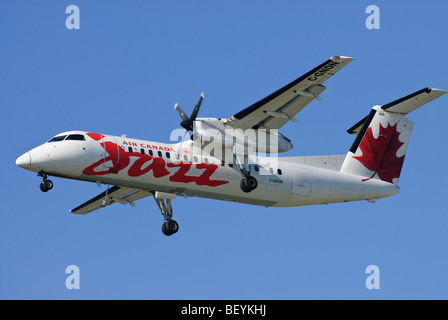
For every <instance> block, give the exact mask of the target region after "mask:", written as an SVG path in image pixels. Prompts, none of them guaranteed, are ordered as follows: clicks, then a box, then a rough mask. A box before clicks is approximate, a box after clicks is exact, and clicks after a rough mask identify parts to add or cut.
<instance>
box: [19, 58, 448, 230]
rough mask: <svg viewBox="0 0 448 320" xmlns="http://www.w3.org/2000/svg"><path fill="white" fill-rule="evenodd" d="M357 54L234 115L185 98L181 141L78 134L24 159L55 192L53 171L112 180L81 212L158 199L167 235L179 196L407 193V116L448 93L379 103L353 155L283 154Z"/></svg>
mask: <svg viewBox="0 0 448 320" xmlns="http://www.w3.org/2000/svg"><path fill="white" fill-rule="evenodd" d="M352 60H353V58H351V57H344V56H334V57H331V58H330V59H328V60H326V61H325V62H323V63H322V64H320V65H319V66H317V67H316V68H314V69H312V70H310V71H309V72H307V73H306V74H304V75H303V76H301V77H299V78H297V79H296V80H294V81H292V82H291V83H289V84H287V85H286V86H284V87H282V88H280V89H279V90H277V91H275V92H274V93H272V94H270V95H268V96H267V97H265V98H263V99H261V100H260V101H258V102H256V103H254V104H252V105H251V106H249V107H247V108H246V109H244V110H242V111H240V112H238V113H236V114H234V115H233V116H231V117H228V118H198V117H197V116H198V112H199V109H200V106H201V104H202V101H203V99H204V94H203V93H201V95H200V97H199V100H198V102H197V104H196V106H195V107H194V109H193V111H192V113H191V115H190V116H187V114H186V113H185V112H184V111H183V110H182V108H181V107H180V106H179V105H178V104H175V106H174V109H175V110H176V111H177V112H178V113H179V115H180V117H181V119H182V120H181V122H180V126H181V127H182V128H183V129H181V131H182V133H183V132H184V131H183V130H185V132H184V134H183V136H182V134H181V133H180V134H179V132H178V134H177V136H176V139H172V141H176V142H175V143H160V142H154V141H145V140H138V139H131V138H128V137H126V136H125V135H123V136H112V135H107V134H99V133H93V132H86V131H68V132H63V133H60V134H58V135H56V136H54V137H53V138H51V139H50V140H48V141H47V142H46V143H44V144H42V145H40V146H38V147H36V148H34V149H32V150H30V151H28V152H26V153H24V154H23V155H21V156H20V157H19V158H17V160H16V164H17V165H18V166H19V167H21V168H24V169H27V170H29V171H33V172H35V173H37V174H38V176H40V177H42V180H41V183H40V185H39V186H40V189H41V191H43V192H47V191H49V190H51V189H52V188H53V182H52V181H51V180H50V179H48V177H50V176H54V177H60V178H67V179H74V180H82V181H89V182H95V183H97V184H98V185H99V186H101V185H102V184H103V185H107V186H108V188H107V190H106V191H104V192H102V193H101V194H99V195H98V196H96V197H94V198H92V199H90V200H89V201H87V202H85V203H83V204H81V205H80V206H78V207H76V208H74V209H72V210H70V212H71V213H74V214H82V215H84V214H87V213H90V212H92V211H95V210H98V209H100V208H104V207H106V206H109V205H111V204H113V203H120V204H130V205H131V206H132V207H134V206H135V201H136V200H139V199H142V198H145V197H149V196H152V197H153V198H154V199H155V202H156V204H157V207H158V208H159V210H160V212H161V213H162V216H163V223H162V232H163V234H165V235H166V236H171V235H173V234H175V233H176V232H177V231H178V230H179V224H178V223H177V222H176V221H175V220H174V219H173V207H172V203H171V200H173V199H175V198H176V197H178V196H183V197H186V198H188V197H202V198H210V199H216V200H223V201H232V202H237V203H245V204H250V205H257V206H265V207H298V206H307V205H316V204H330V203H340V202H348V201H360V200H367V201H369V202H372V203H373V202H375V201H376V200H378V199H381V198H385V197H389V196H392V195H394V194H396V193H398V191H399V187H398V179H399V177H400V173H401V169H402V166H403V161H404V158H405V154H406V149H407V147H408V143H409V140H410V135H411V131H412V128H413V122H411V121H410V120H408V119H407V118H406V117H405V116H406V115H407V114H408V113H410V112H412V111H414V110H415V109H417V108H419V107H420V106H422V105H424V104H426V103H428V102H430V101H432V100H434V99H436V98H438V97H440V96H442V95H443V94H445V93H446V92H447V91H444V90H440V89H430V88H424V89H421V90H419V91H416V92H414V93H412V94H409V95H407V96H405V97H403V98H400V99H397V100H395V101H393V102H390V103H387V104H385V105H375V106H373V108H372V109H371V111H370V113H369V114H368V115H367V116H366V117H365V118H363V119H362V120H360V121H359V122H357V123H356V124H355V125H354V126H352V127H351V128H350V129H349V130H348V131H347V132H348V133H350V134H353V135H355V136H356V137H355V138H354V142H353V144H352V146H351V147H350V149H349V151H348V152H347V153H346V154H343V155H327V156H294V157H283V156H282V157H279V154H280V153H284V152H287V151H289V150H291V149H292V148H293V146H292V143H291V140H289V139H288V138H286V137H285V136H283V135H282V134H281V133H280V132H279V131H278V130H279V129H280V128H281V127H283V126H284V125H285V124H286V123H288V122H289V121H291V122H293V123H295V122H297V119H296V118H295V116H296V115H297V114H298V113H299V112H300V111H301V110H302V109H303V108H304V107H305V106H306V105H308V104H309V103H310V102H311V101H313V100H314V99H316V100H321V94H322V92H323V91H324V90H325V89H326V88H325V86H324V85H323V83H324V82H325V81H327V80H328V79H329V78H331V77H332V76H333V75H335V74H336V73H337V72H338V71H339V70H341V69H342V68H343V67H345V66H346V65H347V64H348V63H349V62H351V61H352ZM190 132H191V133H192V135H191V137H190V139H187V140H185V137H186V136H187V134H190ZM180 137H182V139H180ZM179 140H180V141H179Z"/></svg>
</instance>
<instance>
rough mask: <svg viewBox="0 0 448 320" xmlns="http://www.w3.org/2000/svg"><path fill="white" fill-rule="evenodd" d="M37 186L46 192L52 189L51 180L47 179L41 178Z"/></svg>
mask: <svg viewBox="0 0 448 320" xmlns="http://www.w3.org/2000/svg"><path fill="white" fill-rule="evenodd" d="M39 188H40V190H41V191H42V192H47V191H49V190H51V189H53V181H51V180H48V179H42V181H41V182H40V185H39Z"/></svg>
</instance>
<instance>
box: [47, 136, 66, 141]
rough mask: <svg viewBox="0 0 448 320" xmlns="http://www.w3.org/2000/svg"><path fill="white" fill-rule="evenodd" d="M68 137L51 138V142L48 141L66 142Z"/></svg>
mask: <svg viewBox="0 0 448 320" xmlns="http://www.w3.org/2000/svg"><path fill="white" fill-rule="evenodd" d="M66 137H67V135H65V136H56V137H54V138H51V139H50V140H48V142H59V141H62V140H64V139H65V138H66Z"/></svg>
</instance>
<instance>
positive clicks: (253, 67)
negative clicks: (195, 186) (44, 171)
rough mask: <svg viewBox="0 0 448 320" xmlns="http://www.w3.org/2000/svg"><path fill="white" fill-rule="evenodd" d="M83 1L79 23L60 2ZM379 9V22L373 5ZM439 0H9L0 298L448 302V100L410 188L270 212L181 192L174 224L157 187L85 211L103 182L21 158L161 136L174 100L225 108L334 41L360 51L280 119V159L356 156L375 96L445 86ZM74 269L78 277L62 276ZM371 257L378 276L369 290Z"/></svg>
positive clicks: (4, 10)
mask: <svg viewBox="0 0 448 320" xmlns="http://www.w3.org/2000/svg"><path fill="white" fill-rule="evenodd" d="M71 4H75V5H77V6H78V7H79V9H80V12H81V15H80V29H79V30H68V29H67V28H66V27H65V20H66V18H67V17H68V14H66V13H65V8H66V7H67V6H68V5H71ZM370 4H375V5H377V6H379V8H380V29H379V30H368V29H367V28H366V26H365V20H366V18H367V17H368V15H367V14H366V13H365V10H366V7H367V6H368V5H370ZM447 15H448V3H447V2H446V1H442V0H440V1H435V0H433V1H425V2H422V1H393V2H392V1H338V2H337V3H335V2H334V1H313V2H304V3H301V2H300V1H283V0H279V1H248V0H245V1H225V2H222V1H221V2H218V1H79V0H73V1H45V0H42V1H2V2H1V3H0V41H1V45H2V50H0V61H1V62H0V75H1V76H0V87H1V88H2V90H1V94H0V105H1V106H2V119H3V122H2V129H3V136H4V141H3V148H2V157H1V160H0V161H1V167H2V168H4V169H5V171H4V176H3V184H2V187H1V190H2V192H1V197H2V201H1V202H2V210H1V214H0V298H1V299H429V298H431V299H447V298H448V274H447V272H446V270H448V250H447V247H448V233H447V231H446V227H447V225H448V215H447V213H448V212H447V205H446V197H447V191H448V187H447V184H446V180H447V178H448V176H447V170H445V168H444V164H445V162H446V161H445V159H446V158H447V156H448V152H447V148H446V135H445V134H444V129H445V127H446V120H447V116H448V111H447V110H448V109H447V106H448V97H447V96H444V97H442V98H440V99H438V100H436V101H434V102H431V103H430V104H428V105H426V106H424V107H422V108H421V109H419V110H417V111H415V112H413V113H412V114H411V115H409V118H410V119H411V120H412V121H414V122H415V126H414V131H413V135H412V138H411V142H410V145H409V148H408V153H407V156H406V160H405V164H404V168H403V171H402V175H401V178H400V183H399V185H400V188H401V190H400V193H399V194H398V195H396V196H393V197H391V198H387V199H383V200H380V201H378V202H376V203H375V204H371V203H368V202H356V203H346V204H335V205H320V206H313V207H300V208H264V207H261V208H260V207H255V206H249V205H241V204H234V203H227V202H218V201H214V200H207V199H199V198H191V199H183V198H179V199H176V200H175V201H174V213H175V218H176V220H177V221H178V222H179V224H180V231H179V233H178V234H176V235H175V236H172V237H169V238H168V237H165V236H164V235H163V234H162V232H161V230H160V226H161V223H162V216H161V215H160V213H159V211H158V209H157V207H156V204H155V202H154V200H153V199H151V198H148V199H143V200H140V201H139V202H137V203H136V204H137V206H136V207H135V208H131V207H130V206H121V205H114V206H110V207H108V208H106V209H103V210H101V211H97V212H96V213H92V214H90V215H87V216H76V215H72V214H70V213H68V210H70V209H72V208H74V207H76V206H77V205H79V204H81V203H83V202H84V201H86V200H88V199H90V198H92V197H93V196H95V195H97V194H99V193H101V192H102V191H104V188H99V187H98V186H97V185H96V184H89V183H85V182H79V181H69V180H63V179H58V178H54V179H53V182H54V183H55V188H54V189H53V190H52V191H51V192H48V193H46V194H44V193H42V192H40V190H39V188H38V184H39V181H40V179H39V178H38V177H37V176H35V174H33V173H31V172H28V171H26V170H23V169H21V168H19V167H17V166H16V165H15V159H16V158H17V157H18V156H19V155H21V154H22V153H24V152H26V151H27V150H29V149H31V148H33V147H35V146H37V145H39V144H41V143H43V142H44V141H46V140H47V139H48V138H50V137H52V136H54V135H55V134H57V133H59V132H63V131H67V130H86V131H93V132H101V133H106V134H113V135H121V134H123V133H125V134H127V135H128V137H132V138H140V139H145V140H154V141H162V142H168V141H169V135H170V133H171V131H172V130H173V129H176V128H179V116H178V115H177V113H176V112H175V111H174V110H173V105H174V103H175V102H179V103H180V104H181V106H182V107H183V108H184V109H185V110H186V111H187V112H190V111H191V109H192V108H193V106H194V103H195V102H196V100H197V98H198V96H199V93H200V92H201V91H204V93H205V100H204V103H203V105H202V108H201V111H200V116H203V117H229V116H231V115H233V114H235V113H236V112H238V111H240V110H242V109H244V108H246V107H247V106H249V105H251V104H252V103H254V102H256V101H258V100H259V99H261V98H263V97H265V96H266V95H268V94H270V93H271V92H273V91H275V90H277V89H278V88H280V87H281V86H283V85H285V84H287V83H288V82H290V81H292V80H294V79H296V78H297V77H299V76H301V75H302V74H304V73H305V72H307V71H309V70H310V69H312V68H314V67H315V66H317V65H318V64H320V63H322V62H323V61H325V60H326V59H328V58H329V57H330V56H333V55H346V56H352V57H354V58H355V60H354V61H353V62H351V63H350V64H349V65H348V66H347V67H346V68H344V69H343V70H342V71H340V72H339V73H338V74H337V75H336V76H335V77H333V78H332V79H330V80H329V81H328V82H327V83H326V84H325V85H326V87H327V90H326V91H325V92H324V93H323V94H322V98H323V100H322V101H314V102H312V103H311V104H309V105H308V106H307V108H306V109H305V110H303V111H302V112H301V113H300V114H299V115H298V116H297V118H298V120H299V123H298V124H293V123H290V124H287V125H286V126H285V127H284V128H283V129H282V130H281V132H282V133H283V134H284V135H285V136H287V137H288V138H290V139H291V140H292V141H293V144H294V146H295V148H294V149H293V150H292V151H290V152H289V153H287V154H286V155H324V154H345V153H346V152H347V151H348V149H349V147H350V145H351V143H352V142H353V139H354V137H353V136H350V135H348V134H347V133H346V132H345V131H346V130H347V129H348V128H350V127H351V126H352V125H353V124H355V123H356V122H358V121H359V120H360V119H361V118H363V117H364V116H365V115H367V113H368V112H369V110H370V108H371V107H372V106H373V105H375V104H385V103H387V102H390V101H392V100H395V99H397V98H400V97H402V96H404V95H407V94H410V93H412V92H414V91H417V90H419V89H422V88H424V87H427V86H429V87H434V88H441V89H448V79H447V72H448V67H447V63H446V57H447V49H448V46H447V43H448V41H447V40H448V39H447V32H446V31H447V30H448V20H447V19H446V17H447ZM69 265H77V266H78V267H79V268H80V272H81V289H80V290H67V289H66V287H65V280H66V278H67V276H68V275H67V274H65V269H66V267H67V266H69ZM369 265H377V266H378V267H379V269H380V271H381V274H380V277H381V278H380V280H381V288H380V289H379V290H367V289H366V287H365V280H366V278H367V276H368V275H367V274H366V273H365V270H366V267H367V266H369Z"/></svg>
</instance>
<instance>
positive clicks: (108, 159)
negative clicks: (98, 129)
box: [101, 136, 120, 168]
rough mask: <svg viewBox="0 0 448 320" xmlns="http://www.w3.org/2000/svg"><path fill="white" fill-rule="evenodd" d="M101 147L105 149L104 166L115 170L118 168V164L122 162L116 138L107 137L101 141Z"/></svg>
mask: <svg viewBox="0 0 448 320" xmlns="http://www.w3.org/2000/svg"><path fill="white" fill-rule="evenodd" d="M101 146H102V147H103V148H104V153H103V159H104V163H103V165H104V166H105V167H106V168H114V167H116V166H118V163H119V162H120V152H119V148H120V147H119V146H118V143H117V141H116V140H115V138H114V137H108V136H105V137H104V138H103V139H102V140H101Z"/></svg>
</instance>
